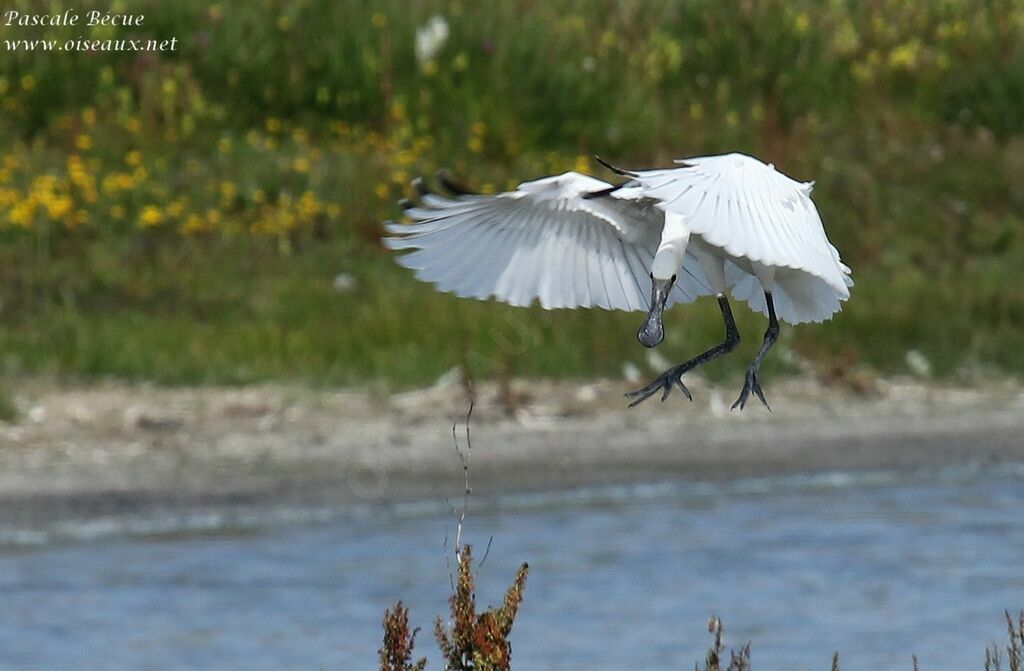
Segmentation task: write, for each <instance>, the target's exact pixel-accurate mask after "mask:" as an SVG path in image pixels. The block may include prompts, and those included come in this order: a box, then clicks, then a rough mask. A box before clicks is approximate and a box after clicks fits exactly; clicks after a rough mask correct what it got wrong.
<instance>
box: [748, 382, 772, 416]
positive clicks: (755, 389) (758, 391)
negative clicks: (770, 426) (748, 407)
mask: <svg viewBox="0 0 1024 671" xmlns="http://www.w3.org/2000/svg"><path fill="white" fill-rule="evenodd" d="M751 389H752V390H753V392H754V394H755V395H756V396H757V398H759V399H760V400H761V403H763V404H764V407H766V408H768V412H771V411H772V406H770V405H768V401H767V400H766V399H765V397H764V392H763V391H761V381H760V380H759V379H758V377H757V373H754V384H753V385H752V386H751Z"/></svg>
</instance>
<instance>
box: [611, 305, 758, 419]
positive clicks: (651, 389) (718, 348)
mask: <svg viewBox="0 0 1024 671" xmlns="http://www.w3.org/2000/svg"><path fill="white" fill-rule="evenodd" d="M718 307H719V309H721V311H722V318H723V319H724V320H725V340H723V341H722V342H720V343H719V344H717V345H715V346H714V347H712V348H711V349H709V350H708V351H706V352H704V353H703V354H698V355H697V356H695V357H693V358H692V359H690V360H689V361H686V362H684V363H681V364H679V365H678V366H673V367H672V368H669V369H668V370H667V371H665V372H664V373H662V374H661V375H659V376H658V377H657V379H655V380H654V381H653V382H651V383H650V384H649V385H647V386H646V387H644V388H643V389H637V390H636V391H631V392H629V393H627V394H626V398H631V399H636V400H634V401H633V402H632V403H630V404H629V407H631V408H632V407H633V406H634V405H637V404H638V403H643V402H644V401H646V400H647V399H648V398H650V397H651V396H653V395H654V393H655V392H656V391H658V390H659V389H661V390H662V394H661V400H662V401H664V400H665V399H666V398H668V395H669V394H670V393H671V392H672V387H673V386H678V387H679V389H680V391H682V392H683V393H684V394H685V395H686V398H688V399H690V400H691V401H692V400H693V396H692V395H691V394H690V390H689V389H687V388H686V385H684V384H683V374H684V373H687V372H689V371H691V370H693V369H694V368H696V367H697V366H700V365H702V364H705V363H707V362H708V361H711V360H712V359H716V358H718V357H720V356H722V355H723V354H726V353H728V352H731V351H732V350H733V349H735V347H736V345H738V344H739V343H740V332H739V329H737V328H736V320H735V319H733V316H732V308H731V307H729V299H728V298H726V297H725V294H719V296H718ZM773 314H774V313H773Z"/></svg>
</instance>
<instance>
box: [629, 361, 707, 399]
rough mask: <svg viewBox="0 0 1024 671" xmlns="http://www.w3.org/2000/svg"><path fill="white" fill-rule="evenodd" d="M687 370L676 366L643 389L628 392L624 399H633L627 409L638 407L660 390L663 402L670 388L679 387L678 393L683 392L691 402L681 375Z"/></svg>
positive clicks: (670, 390)
mask: <svg viewBox="0 0 1024 671" xmlns="http://www.w3.org/2000/svg"><path fill="white" fill-rule="evenodd" d="M688 370H689V368H684V367H683V366H676V367H675V368H669V369H668V370H667V371H665V372H664V373H662V374H661V375H659V376H658V377H657V378H656V379H655V380H654V381H653V382H651V383H650V384H649V385H647V386H646V387H644V388H643V389H637V390H636V391H630V392H627V393H626V395H625V396H626V398H631V399H634V401H633V402H632V403H630V404H629V407H631V408H632V407H633V406H635V405H639V404H640V403H643V402H644V401H646V400H647V399H649V398H650V397H651V396H654V394H655V392H657V391H658V390H659V389H660V390H661V400H662V402H664V400H665V399H666V398H668V395H669V394H671V393H672V387H673V386H677V387H679V391H681V392H683V394H684V395H685V396H686V398H688V399H690V400H691V401H692V400H693V395H692V394H691V393H690V390H689V389H687V388H686V385H685V384H683V373H685V372H686V371H688Z"/></svg>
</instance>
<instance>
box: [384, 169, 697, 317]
mask: <svg viewBox="0 0 1024 671" xmlns="http://www.w3.org/2000/svg"><path fill="white" fill-rule="evenodd" d="M610 186H611V185H610V184H608V183H606V182H603V181H601V180H599V179H595V178H593V177H588V176H586V175H581V174H578V173H574V172H569V173H565V174H563V175H558V176H556V177H548V178H545V179H541V180H537V181H534V182H527V183H524V184H522V185H520V186H519V188H518V189H517V190H516V191H512V192H508V193H502V194H498V195H494V196H482V195H461V196H456V197H453V198H447V197H444V196H439V195H436V194H424V195H423V197H422V204H421V205H420V206H417V207H413V208H411V209H409V210H407V211H406V216H408V217H409V218H410V219H412V221H413V223H412V224H395V223H388V224H386V225H385V226H386V229H387V231H388V233H390V234H391V235H392V236H393V237H387V238H384V244H385V245H386V246H387V247H389V248H390V249H395V250H401V249H412V250H415V251H412V252H411V253H409V254H405V255H403V256H400V257H399V258H398V262H399V263H400V264H402V265H403V266H405V267H407V268H411V269H413V270H414V271H415V272H416V276H417V277H419V278H420V279H422V280H425V281H427V282H431V283H433V284H435V285H436V286H437V287H438V288H439V289H442V290H444V291H450V292H453V293H455V294H458V295H460V296H464V297H472V298H480V299H486V298H489V297H491V296H494V297H496V298H498V299H499V300H502V301H504V302H506V303H510V304H512V305H519V306H526V305H530V304H531V303H532V302H533V301H534V300H535V299H536V300H539V302H540V304H541V306H542V307H544V308H545V309H552V308H574V307H601V308H605V309H611V310H646V309H647V306H648V300H649V298H648V296H649V293H650V286H651V285H650V280H649V277H648V272H649V268H650V264H651V261H652V259H653V258H654V253H655V251H656V250H657V247H658V243H659V241H660V234H661V228H662V219H663V215H662V214H661V213H660V212H659V211H657V210H654V209H653V207H652V205H651V203H650V202H649V201H641V200H639V199H638V196H639V192H638V191H637V190H630V189H623V190H622V193H621V194H618V192H615V194H613V195H617V196H618V197H602V198H593V199H588V198H584V195H586V194H589V193H592V192H594V191H600V190H603V189H608V188H609V187H610ZM710 291H711V290H710V288H709V287H708V284H707V281H706V280H705V279H704V277H703V274H702V272H701V271H700V269H699V264H698V263H697V261H696V259H694V258H693V257H692V256H690V255H688V256H687V259H686V263H685V264H684V268H683V272H682V273H681V274H680V278H679V280H678V281H677V282H676V286H675V287H674V288H673V291H672V293H671V294H670V296H669V300H670V303H671V302H690V301H693V300H694V299H695V298H697V296H699V295H704V294H707V293H710Z"/></svg>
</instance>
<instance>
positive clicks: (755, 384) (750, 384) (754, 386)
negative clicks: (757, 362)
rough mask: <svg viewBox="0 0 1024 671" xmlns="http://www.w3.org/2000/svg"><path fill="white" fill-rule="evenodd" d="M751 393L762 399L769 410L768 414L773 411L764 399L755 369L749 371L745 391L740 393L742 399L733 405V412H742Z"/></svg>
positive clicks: (744, 384)
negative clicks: (737, 409) (738, 410)
mask: <svg viewBox="0 0 1024 671" xmlns="http://www.w3.org/2000/svg"><path fill="white" fill-rule="evenodd" d="M750 392H754V396H757V397H758V398H759V399H761V403H764V407H766V408H768V412H771V411H772V406H770V405H768V401H766V400H765V398H764V392H763V391H761V381H760V380H759V379H758V378H757V369H756V368H753V367H751V368H748V369H747V380H746V382H744V383H743V391H741V392H740V397H739V398H738V399H736V402H735V403H733V404H732V410H735V409H736V408H739V409H740V410H742V409H743V408H744V407H745V406H746V405H747V399H748V398H749V397H750Z"/></svg>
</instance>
